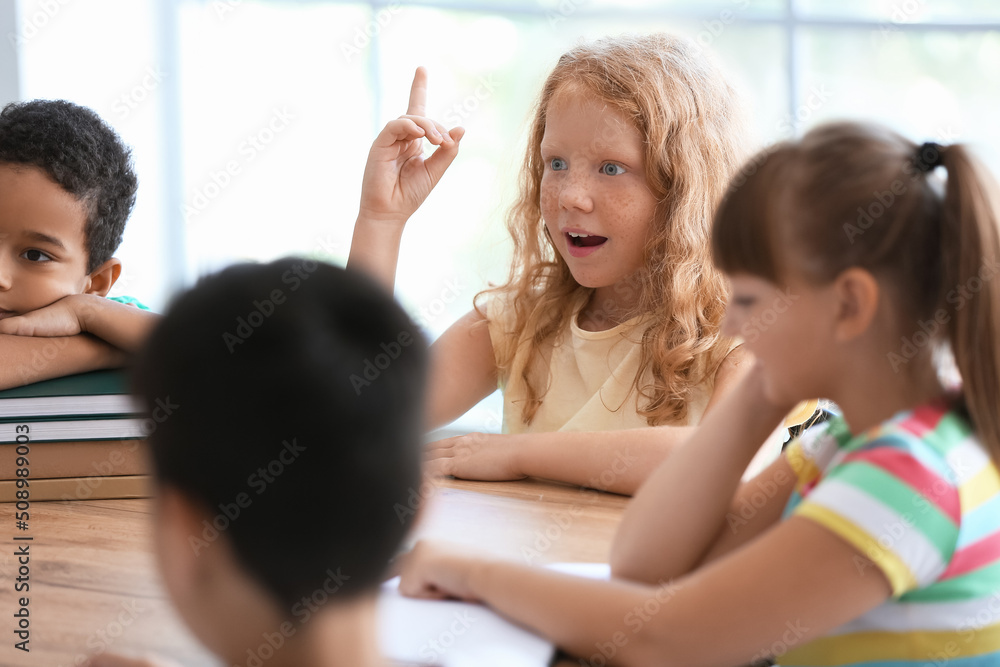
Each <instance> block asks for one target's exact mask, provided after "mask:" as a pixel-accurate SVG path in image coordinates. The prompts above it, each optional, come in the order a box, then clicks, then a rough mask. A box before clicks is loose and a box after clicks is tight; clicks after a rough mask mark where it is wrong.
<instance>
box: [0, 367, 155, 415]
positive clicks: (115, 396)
mask: <svg viewBox="0 0 1000 667" xmlns="http://www.w3.org/2000/svg"><path fill="white" fill-rule="evenodd" d="M140 412H141V406H140V405H139V403H138V401H136V399H135V398H134V397H133V396H131V395H130V394H129V393H128V375H127V373H126V371H125V370H123V369H113V370H100V371H91V372H89V373H79V374H77V375H67V376H64V377H59V378H53V379H51V380H43V381H42V382H35V383H33V384H28V385H24V386H22V387H14V388H12V389H6V390H4V391H0V420H16V419H30V418H45V417H48V418H53V417H86V416H88V415H94V416H97V415H99V416H105V417H106V416H111V415H135V414H139V413H140Z"/></svg>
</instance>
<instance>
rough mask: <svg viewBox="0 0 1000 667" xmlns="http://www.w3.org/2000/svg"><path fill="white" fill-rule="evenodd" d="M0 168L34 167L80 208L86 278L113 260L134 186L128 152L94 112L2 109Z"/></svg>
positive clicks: (50, 104) (54, 105)
mask: <svg viewBox="0 0 1000 667" xmlns="http://www.w3.org/2000/svg"><path fill="white" fill-rule="evenodd" d="M0 163H7V164H13V165H18V164H20V165H31V166H34V167H38V168H40V169H42V170H43V171H44V172H45V173H46V174H48V175H49V178H51V179H52V180H54V181H55V182H56V183H58V184H59V185H60V186H61V187H62V188H63V189H64V190H65V191H66V192H68V193H70V194H71V195H73V196H75V197H76V198H77V199H79V200H80V202H82V203H83V205H84V207H85V208H86V211H87V223H86V226H85V227H84V230H83V233H84V239H85V240H86V244H87V272H88V273H89V272H91V271H93V270H94V269H96V268H97V267H99V266H100V265H101V264H103V263H104V262H106V261H107V260H109V259H110V258H111V257H112V256H113V255H114V252H115V250H117V249H118V246H119V245H120V244H121V242H122V234H123V233H124V231H125V221H126V220H128V217H129V215H130V214H131V213H132V207H133V206H134V205H135V193H136V189H137V188H138V184H139V183H138V179H136V176H135V172H134V171H133V169H132V151H131V150H130V149H129V148H128V147H127V146H126V145H125V144H124V143H122V141H121V139H120V138H119V137H118V135H117V134H116V133H115V131H114V130H113V129H111V127H110V126H109V125H108V124H107V123H105V122H104V121H103V120H101V118H100V117H99V116H98V115H97V114H96V113H94V112H93V111H91V110H90V109H87V108H86V107H81V106H79V105H77V104H73V103H72V102H67V101H65V100H32V101H30V102H13V103H11V104H8V105H7V106H5V107H4V109H3V111H0Z"/></svg>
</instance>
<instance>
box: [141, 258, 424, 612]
mask: <svg viewBox="0 0 1000 667" xmlns="http://www.w3.org/2000/svg"><path fill="white" fill-rule="evenodd" d="M426 366H427V351H426V344H425V342H424V339H423V336H422V335H421V333H420V332H419V329H418V328H417V326H416V325H415V324H414V323H413V321H412V320H411V319H410V318H409V317H408V316H407V315H406V313H405V312H404V311H403V310H402V308H400V306H399V305H397V304H396V303H395V302H394V301H393V300H392V298H391V297H390V296H389V295H388V294H386V293H385V292H384V291H383V290H382V289H381V288H380V287H379V286H377V285H376V284H375V283H374V282H372V281H371V280H370V279H368V278H367V277H366V276H364V275H360V274H358V273H354V272H348V271H345V270H344V269H340V268H337V267H334V266H330V265H327V264H322V263H318V262H312V261H309V260H304V259H283V260H279V261H276V262H273V263H271V264H242V265H237V266H233V267H230V268H228V269H225V270H224V271H222V272H221V273H218V274H216V275H213V276H210V277H208V278H205V279H203V280H202V281H201V282H199V283H198V285H197V286H196V287H194V288H193V289H192V290H190V291H189V292H187V293H185V294H182V295H181V296H180V297H179V298H177V299H176V300H175V302H174V303H173V304H172V305H171V306H170V308H169V310H168V312H167V314H166V316H165V317H164V319H163V321H162V322H161V323H160V324H159V326H158V327H157V328H156V329H155V331H154V332H153V334H152V336H151V338H150V340H149V343H148V345H147V346H146V348H145V349H144V351H143V352H142V353H141V355H140V357H139V359H138V362H137V366H136V368H135V370H134V384H135V386H136V388H137V390H138V393H139V394H140V395H141V396H142V397H143V398H145V400H146V401H147V403H148V405H149V406H150V407H151V408H154V407H155V406H158V405H159V406H164V405H165V406H168V407H169V409H168V410H166V412H161V413H160V415H159V416H158V419H160V418H162V419H161V421H160V423H158V424H157V425H156V428H155V430H154V431H153V433H152V435H151V441H152V451H153V458H154V463H155V469H156V477H157V479H158V481H159V482H160V483H161V484H162V485H165V486H170V487H174V488H176V489H177V490H179V491H180V492H182V493H183V494H185V495H186V496H187V497H189V498H190V499H191V500H193V501H195V502H196V503H198V504H199V505H201V506H202V507H203V508H204V510H205V512H206V514H207V515H208V516H209V517H213V516H218V515H225V510H226V508H228V509H229V510H230V513H231V514H235V513H236V512H237V511H238V513H239V514H238V516H237V517H235V518H232V519H231V520H226V521H221V523H222V524H223V530H222V531H221V532H223V533H224V537H225V538H228V539H229V540H230V541H231V543H232V544H233V546H234V547H235V551H236V553H237V555H238V558H239V559H240V561H242V563H243V565H244V566H245V567H246V568H247V570H248V571H249V572H250V573H251V574H252V575H253V576H255V577H256V578H257V579H258V580H259V581H260V582H261V583H262V584H263V586H264V587H265V588H266V589H267V590H269V591H270V592H271V593H272V594H273V595H274V597H275V599H276V601H277V603H278V604H280V605H281V606H282V608H283V612H284V613H285V614H286V615H290V612H291V610H293V609H294V608H295V605H296V604H297V602H298V601H300V600H301V599H302V598H303V597H311V596H312V595H313V594H314V593H315V592H317V591H318V590H320V589H322V588H323V587H324V582H325V581H326V580H327V579H328V578H329V576H330V575H329V573H330V572H332V573H341V574H342V575H343V578H344V581H343V582H340V583H338V584H337V585H338V587H339V590H338V591H337V595H338V596H349V595H353V594H355V593H358V592H363V591H366V590H369V589H370V588H371V587H373V586H375V585H377V583H378V582H379V580H380V577H381V576H382V575H383V572H384V571H385V569H386V567H387V564H388V561H389V560H390V559H391V558H392V556H393V555H394V554H395V552H396V550H397V549H398V548H399V545H400V542H401V541H402V539H403V537H404V536H405V534H406V532H407V530H408V527H409V523H410V518H411V517H412V515H413V512H412V511H411V510H410V509H409V508H408V506H407V502H408V496H409V495H410V494H411V493H413V491H414V489H416V488H418V486H419V468H420V458H421V438H422V435H423V428H422V419H423V393H424V382H425V376H426ZM154 414H156V413H155V412H154ZM240 494H245V496H247V497H248V503H247V502H245V503H243V504H246V505H247V506H246V507H239V505H240V503H239V501H238V499H239V498H240V497H241V496H240ZM244 500H247V498H244ZM400 506H404V507H407V509H406V511H404V512H400V511H399V507H400ZM227 519H228V517H227ZM226 524H228V525H226ZM193 537H194V538H199V537H200V536H193ZM328 590H329V589H328ZM324 599H325V598H324Z"/></svg>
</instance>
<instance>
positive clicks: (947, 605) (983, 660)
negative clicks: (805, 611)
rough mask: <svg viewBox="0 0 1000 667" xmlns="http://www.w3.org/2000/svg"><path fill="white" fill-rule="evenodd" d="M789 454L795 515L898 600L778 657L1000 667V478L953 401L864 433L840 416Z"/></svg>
mask: <svg viewBox="0 0 1000 667" xmlns="http://www.w3.org/2000/svg"><path fill="white" fill-rule="evenodd" d="M786 456H787V457H788V461H789V463H790V464H791V466H792V468H793V469H794V470H795V473H796V476H797V478H798V481H797V484H796V488H795V492H794V493H793V494H792V497H791V499H790V500H789V502H788V505H787V507H786V508H785V517H788V516H791V515H796V516H802V517H808V518H809V519H811V520H813V521H816V522H817V523H819V524H821V525H823V526H824V527H826V528H827V529H829V530H831V531H833V532H834V533H836V534H837V535H838V536H839V537H841V538H843V539H844V540H846V541H848V542H849V543H851V544H852V545H854V546H855V547H856V548H857V549H858V551H859V552H861V553H862V554H864V555H865V556H867V558H868V559H869V560H870V561H871V562H872V563H874V564H875V566H876V567H878V568H879V569H880V570H881V571H882V573H883V574H884V575H885V576H886V578H887V579H888V581H889V583H890V584H891V586H892V596H891V597H890V598H889V599H888V600H887V601H886V602H885V603H883V604H882V605H880V606H879V607H877V608H875V609H873V610H872V611H870V612H868V613H867V614H865V615H863V616H861V617H859V618H857V619H855V620H853V621H851V622H849V623H847V624H845V625H843V626H841V627H839V628H837V629H836V630H833V631H832V632H831V633H830V634H829V635H827V636H825V637H821V638H819V639H816V640H814V641H812V642H810V643H809V644H806V645H803V646H801V647H797V648H795V649H793V650H790V651H789V652H788V653H786V654H784V655H782V656H779V657H778V658H777V660H778V662H779V663H780V664H781V665H782V667H785V666H792V665H866V666H874V665H879V666H884V667H911V666H913V667H915V666H917V665H920V666H922V667H944V666H947V667H986V665H991V666H993V665H998V664H1000V474H998V472H997V467H996V465H995V464H994V463H993V462H992V460H991V459H990V457H989V455H988V454H987V453H986V451H985V450H984V449H983V446H982V445H981V444H980V442H979V440H978V439H977V438H976V436H975V435H974V434H973V433H972V431H971V429H970V427H969V424H968V422H966V421H965V420H964V419H963V418H962V417H961V416H960V415H959V414H957V413H956V412H954V411H952V410H949V407H948V406H947V405H946V404H945V403H944V401H935V402H933V403H930V404H927V405H923V406H921V407H919V408H916V409H914V410H908V411H905V412H901V413H899V414H897V415H896V416H894V417H893V418H892V419H890V420H888V421H886V422H884V423H883V424H880V425H879V426H877V427H875V428H872V429H870V430H868V431H866V432H865V433H862V434H860V435H858V436H856V437H855V436H852V435H851V433H850V431H849V430H848V428H847V424H846V423H845V422H844V420H843V419H840V418H838V419H834V420H831V421H830V422H828V423H827V424H825V425H823V426H820V427H816V428H814V429H811V430H810V431H806V433H804V434H803V436H802V437H801V438H800V439H799V440H796V441H795V442H793V443H792V444H791V445H789V447H788V449H787V450H786ZM857 564H858V568H859V571H861V572H862V573H863V570H864V568H866V567H871V565H870V564H869V563H868V561H866V560H865V559H863V558H858V559H857Z"/></svg>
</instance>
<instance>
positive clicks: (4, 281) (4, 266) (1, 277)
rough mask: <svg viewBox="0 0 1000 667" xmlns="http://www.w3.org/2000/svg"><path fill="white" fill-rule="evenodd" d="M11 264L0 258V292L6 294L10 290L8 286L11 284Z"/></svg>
mask: <svg viewBox="0 0 1000 667" xmlns="http://www.w3.org/2000/svg"><path fill="white" fill-rule="evenodd" d="M12 268H13V267H12V266H11V262H9V261H7V260H6V259H4V258H3V257H0V291H2V292H6V291H7V290H9V289H10V285H11V283H12V282H13V273H14V272H13V270H12Z"/></svg>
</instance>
